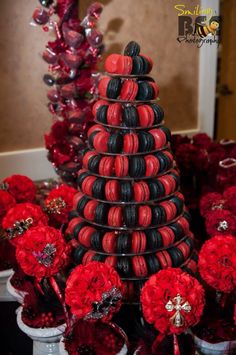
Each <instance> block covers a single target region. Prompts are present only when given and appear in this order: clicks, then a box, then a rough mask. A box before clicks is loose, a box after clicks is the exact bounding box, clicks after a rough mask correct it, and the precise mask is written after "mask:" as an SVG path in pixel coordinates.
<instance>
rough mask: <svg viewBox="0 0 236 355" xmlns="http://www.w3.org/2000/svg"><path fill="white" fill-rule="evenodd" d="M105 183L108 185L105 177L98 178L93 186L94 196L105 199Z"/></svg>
mask: <svg viewBox="0 0 236 355" xmlns="http://www.w3.org/2000/svg"><path fill="white" fill-rule="evenodd" d="M105 185H106V180H105V179H102V178H99V179H96V180H95V181H94V183H93V187H92V193H93V197H95V198H98V199H100V200H104V196H105Z"/></svg>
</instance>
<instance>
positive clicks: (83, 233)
mask: <svg viewBox="0 0 236 355" xmlns="http://www.w3.org/2000/svg"><path fill="white" fill-rule="evenodd" d="M94 232H96V229H94V228H93V227H90V226H84V227H83V228H81V230H80V231H79V235H78V241H79V243H80V244H81V245H82V246H84V247H86V248H90V247H91V243H90V240H91V235H92V234H93V233H94Z"/></svg>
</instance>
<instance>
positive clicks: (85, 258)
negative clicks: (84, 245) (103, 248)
mask: <svg viewBox="0 0 236 355" xmlns="http://www.w3.org/2000/svg"><path fill="white" fill-rule="evenodd" d="M94 255H96V253H95V251H92V250H89V251H87V252H86V253H85V254H84V256H83V259H82V264H83V265H87V264H89V263H90V262H91V261H93V257H94Z"/></svg>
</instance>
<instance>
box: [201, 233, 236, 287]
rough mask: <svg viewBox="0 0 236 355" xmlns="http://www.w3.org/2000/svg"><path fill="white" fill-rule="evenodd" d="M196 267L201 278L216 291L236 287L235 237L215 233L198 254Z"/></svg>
mask: <svg viewBox="0 0 236 355" xmlns="http://www.w3.org/2000/svg"><path fill="white" fill-rule="evenodd" d="M198 268H199V272H200V274H201V277H202V278H203V280H205V281H206V283H207V284H208V285H210V286H211V287H213V288H215V289H216V290H218V291H222V292H225V293H229V292H231V291H233V290H235V288H236V238H235V237H234V236H232V235H217V236H215V237H213V238H211V239H209V240H208V241H206V242H205V243H204V244H203V246H202V249H201V251H200V254H199V261H198Z"/></svg>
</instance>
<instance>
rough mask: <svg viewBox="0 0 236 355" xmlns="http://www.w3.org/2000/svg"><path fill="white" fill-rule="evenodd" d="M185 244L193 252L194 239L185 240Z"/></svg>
mask: <svg viewBox="0 0 236 355" xmlns="http://www.w3.org/2000/svg"><path fill="white" fill-rule="evenodd" d="M185 244H187V245H188V246H189V249H190V250H192V249H193V248H194V240H193V238H187V239H186V240H185Z"/></svg>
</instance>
